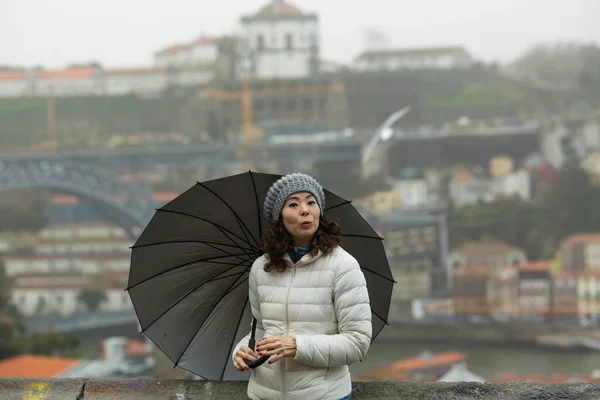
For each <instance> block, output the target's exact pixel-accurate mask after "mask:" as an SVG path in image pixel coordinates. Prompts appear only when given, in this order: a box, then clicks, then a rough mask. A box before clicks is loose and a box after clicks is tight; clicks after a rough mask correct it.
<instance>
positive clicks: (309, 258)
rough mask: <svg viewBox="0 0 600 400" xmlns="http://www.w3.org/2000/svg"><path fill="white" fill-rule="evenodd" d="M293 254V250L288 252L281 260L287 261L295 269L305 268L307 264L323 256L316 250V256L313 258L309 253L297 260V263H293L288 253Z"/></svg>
mask: <svg viewBox="0 0 600 400" xmlns="http://www.w3.org/2000/svg"><path fill="white" fill-rule="evenodd" d="M293 252H294V249H293V248H291V249H290V250H288V252H287V254H286V255H285V256H283V259H284V260H286V261H289V262H290V263H291V264H292V265H293V266H294V267H296V268H300V267H305V266H307V265H309V264H312V263H313V262H315V261H316V260H318V259H319V258H321V256H323V252H322V251H321V250H318V251H317V254H315V255H314V256H311V255H310V253H308V254H305V255H303V256H302V258H301V259H299V260H298V261H297V262H294V260H293V259H292V257H291V256H290V253H292V254H293Z"/></svg>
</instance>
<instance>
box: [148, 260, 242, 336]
mask: <svg viewBox="0 0 600 400" xmlns="http://www.w3.org/2000/svg"><path fill="white" fill-rule="evenodd" d="M241 264H242V263H239V264H236V265H233V266H232V267H231V268H228V269H226V270H225V271H221V272H219V273H218V274H216V275H214V276H212V277H211V278H210V279H209V280H207V281H204V282H202V283H201V284H200V285H198V286H196V287H195V288H193V289H192V290H190V291H189V292H187V293H186V294H185V295H183V296H182V297H181V298H180V299H178V300H177V301H175V302H174V303H173V304H171V305H170V306H169V308H167V309H166V310H165V311H164V312H163V313H162V314H160V315H159V316H158V317H156V318H155V319H154V320H153V321H152V322H150V323H149V324H148V325H146V327H145V328H142V331H141V332H140V334H141V333H145V332H146V331H147V330H148V328H150V327H151V326H152V325H154V324H155V323H156V321H158V320H159V319H161V318H162V317H163V315H165V314H166V313H168V312H169V311H170V310H171V309H172V308H173V307H175V306H176V305H177V304H179V303H181V302H182V301H183V300H185V298H186V297H188V296H189V295H191V294H192V293H194V292H195V291H196V290H198V289H200V288H201V287H202V286H204V285H206V284H207V283H209V282H214V281H215V280H216V279H215V278H216V277H218V276H219V275H221V274H224V273H226V272H229V271H231V270H232V269H234V268H237V267H239V266H240V265H241ZM229 276H232V275H229Z"/></svg>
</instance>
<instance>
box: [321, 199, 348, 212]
mask: <svg viewBox="0 0 600 400" xmlns="http://www.w3.org/2000/svg"><path fill="white" fill-rule="evenodd" d="M346 204H352V201H351V200H346V201H344V202H343V203H340V204H338V205H335V206H332V207H329V208H326V209H325V212H328V211H331V210H333V209H335V208H338V207H341V206H345V205H346Z"/></svg>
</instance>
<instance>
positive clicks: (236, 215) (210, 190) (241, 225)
mask: <svg viewBox="0 0 600 400" xmlns="http://www.w3.org/2000/svg"><path fill="white" fill-rule="evenodd" d="M196 183H197V184H198V185H200V186H202V187H203V188H204V189H206V190H208V191H209V192H211V193H212V194H213V195H215V196H216V197H217V198H218V199H219V200H221V202H222V203H223V204H224V205H225V206H226V207H227V208H229V210H230V211H231V212H232V213H233V215H234V216H235V219H236V221H237V222H238V225H240V228H241V229H242V232H244V235H245V231H244V229H245V230H246V231H247V232H248V233H250V237H251V238H252V240H254V243H255V244H256V246H257V247H260V245H259V244H258V242H257V241H256V238H255V237H254V236H253V235H252V232H250V229H248V227H247V226H246V224H245V223H244V221H242V219H241V218H240V216H239V215H238V213H237V212H236V211H235V210H234V209H233V207H231V206H230V205H229V203H227V202H226V201H225V200H224V199H223V198H222V197H221V196H219V194H218V193H217V192H215V191H214V190H212V189H211V188H209V187H207V186H206V185H205V184H204V183H202V182H196ZM246 239H247V238H246Z"/></svg>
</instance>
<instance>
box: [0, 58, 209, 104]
mask: <svg viewBox="0 0 600 400" xmlns="http://www.w3.org/2000/svg"><path fill="white" fill-rule="evenodd" d="M213 73H214V71H213V68H212V67H210V68H209V67H205V66H202V67H198V66H192V67H182V68H179V69H172V68H167V67H148V66H142V67H137V68H136V67H129V68H112V69H111V68H103V67H102V66H100V65H90V66H76V67H67V68H64V69H42V68H34V69H25V68H23V69H19V70H10V71H0V98H11V97H13V98H14V97H51V96H57V97H81V96H123V95H129V94H136V95H140V96H146V97H156V96H159V95H160V94H161V93H162V92H163V91H164V90H165V89H167V88H168V87H171V86H202V85H206V84H207V83H208V82H210V80H212V78H213Z"/></svg>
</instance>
